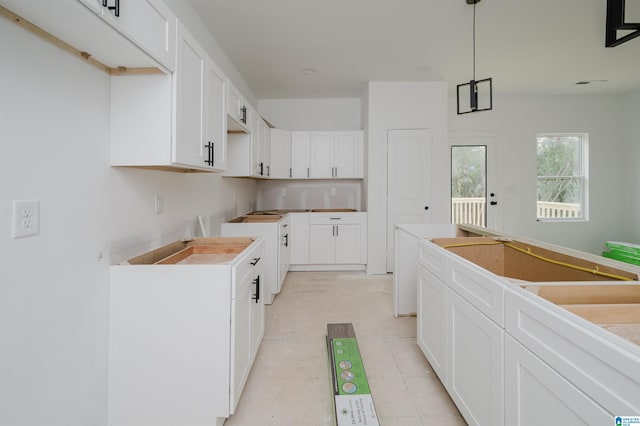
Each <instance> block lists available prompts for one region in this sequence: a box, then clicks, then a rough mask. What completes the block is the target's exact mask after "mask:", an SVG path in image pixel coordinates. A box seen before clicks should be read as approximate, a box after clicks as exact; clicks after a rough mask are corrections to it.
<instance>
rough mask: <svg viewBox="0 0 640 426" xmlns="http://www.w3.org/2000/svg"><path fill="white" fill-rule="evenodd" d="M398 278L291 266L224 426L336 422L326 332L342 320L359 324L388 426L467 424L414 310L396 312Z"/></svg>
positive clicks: (314, 425)
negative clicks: (430, 357) (419, 337)
mask: <svg viewBox="0 0 640 426" xmlns="http://www.w3.org/2000/svg"><path fill="white" fill-rule="evenodd" d="M392 285H393V278H392V276H391V275H367V274H365V273H363V272H290V273H289V274H288V275H287V279H286V281H285V284H284V287H283V289H282V292H281V293H280V294H279V295H278V296H277V297H276V299H275V302H274V303H273V304H272V305H268V306H267V307H266V326H265V335H264V340H263V341H262V346H261V348H260V351H259V352H258V356H257V358H256V360H255V363H254V365H253V369H252V371H251V374H250V375H249V379H248V380H247V384H246V386H245V389H244V392H243V395H242V397H241V399H240V403H239V405H238V408H237V410H236V413H235V414H234V415H233V416H231V417H230V418H229V419H228V420H227V421H226V422H225V426H267V425H268V426H323V425H333V424H334V420H333V406H332V393H331V384H330V378H329V361H328V357H327V349H326V341H325V338H326V334H327V324H328V323H342V322H350V323H352V324H353V326H354V328H355V332H356V337H357V339H358V345H359V347H360V351H361V355H362V360H363V362H364V367H365V370H366V373H367V377H368V379H369V385H370V388H371V393H372V395H373V399H374V403H375V407H376V411H377V414H378V417H379V422H380V424H381V425H382V426H428V425H445V424H446V425H465V424H466V423H465V422H464V420H463V419H462V417H461V416H460V414H459V413H458V411H457V409H456V407H455V405H454V404H453V402H452V401H451V399H450V398H449V396H448V395H447V392H446V391H445V390H444V388H443V387H442V384H441V383H440V381H439V380H438V378H437V376H436V375H435V373H434V372H433V370H432V369H431V367H430V366H429V363H428V362H427V360H426V359H425V357H424V356H423V354H422V352H421V351H420V349H419V348H418V345H417V344H416V319H415V317H403V318H394V317H393V309H392V299H393V296H392Z"/></svg>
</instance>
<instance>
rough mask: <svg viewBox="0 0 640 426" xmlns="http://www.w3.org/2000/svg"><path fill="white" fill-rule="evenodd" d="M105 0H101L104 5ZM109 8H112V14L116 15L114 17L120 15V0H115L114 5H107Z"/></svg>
mask: <svg viewBox="0 0 640 426" xmlns="http://www.w3.org/2000/svg"><path fill="white" fill-rule="evenodd" d="M105 3H106V1H104V0H103V2H102V4H103V5H105V6H106V4H105ZM107 9H109V10H113V14H114V15H116V18H117V17H119V16H120V0H116V2H115V5H114V6H109V7H107Z"/></svg>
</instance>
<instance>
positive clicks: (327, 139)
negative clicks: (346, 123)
mask: <svg viewBox="0 0 640 426" xmlns="http://www.w3.org/2000/svg"><path fill="white" fill-rule="evenodd" d="M333 145H334V143H333V132H311V134H310V135H309V146H310V149H311V151H310V153H311V161H310V163H309V177H311V178H320V179H327V178H332V177H335V176H334V166H333V157H334V148H333Z"/></svg>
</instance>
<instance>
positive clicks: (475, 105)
mask: <svg viewBox="0 0 640 426" xmlns="http://www.w3.org/2000/svg"><path fill="white" fill-rule="evenodd" d="M480 1H481V0H466V2H467V4H472V5H473V78H472V79H471V81H469V82H468V83H462V84H458V86H457V89H456V101H457V102H456V103H457V106H458V114H468V113H470V112H479V111H489V110H491V109H493V84H492V80H491V78H485V79H482V80H476V4H477V3H480ZM487 90H488V97H487V95H486V93H487ZM467 91H468V95H467V93H466V92H467ZM478 92H482V93H483V94H485V95H483V96H482V100H483V102H482V105H481V103H480V102H479V100H478V99H479V96H478ZM461 95H462V99H461V98H460V96H461ZM465 97H467V99H468V100H469V103H468V104H467V103H466V102H465V101H464V98H465ZM461 101H462V102H461Z"/></svg>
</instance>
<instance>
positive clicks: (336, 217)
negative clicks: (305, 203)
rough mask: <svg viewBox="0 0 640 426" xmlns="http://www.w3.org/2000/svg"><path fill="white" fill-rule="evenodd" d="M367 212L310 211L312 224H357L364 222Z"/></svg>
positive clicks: (310, 222)
mask: <svg viewBox="0 0 640 426" xmlns="http://www.w3.org/2000/svg"><path fill="white" fill-rule="evenodd" d="M364 215H365V213H360V212H358V213H339V212H336V213H310V214H309V224H311V225H342V224H350V225H351V224H353V225H357V224H360V223H362V222H363V219H364Z"/></svg>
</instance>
